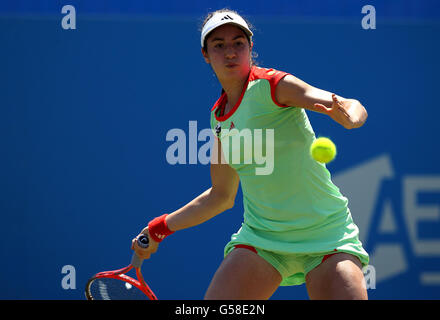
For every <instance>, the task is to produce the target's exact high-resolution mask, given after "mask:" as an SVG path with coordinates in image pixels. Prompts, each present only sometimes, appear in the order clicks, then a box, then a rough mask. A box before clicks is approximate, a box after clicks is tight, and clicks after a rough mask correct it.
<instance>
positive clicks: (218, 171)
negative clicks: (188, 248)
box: [166, 137, 240, 231]
mask: <svg viewBox="0 0 440 320" xmlns="http://www.w3.org/2000/svg"><path fill="white" fill-rule="evenodd" d="M220 157H221V158H220ZM220 160H222V161H220ZM211 182H212V187H211V188H209V189H208V190H206V191H205V192H203V193H202V194H201V195H199V196H198V197H196V198H195V199H194V200H192V201H191V202H189V203H188V204H186V205H185V206H183V207H182V208H180V209H178V210H176V211H174V212H172V213H170V214H169V215H168V216H167V217H166V223H167V225H168V228H169V229H170V230H172V231H177V230H181V229H186V228H190V227H193V226H196V225H199V224H201V223H203V222H205V221H207V220H209V219H211V218H213V217H215V216H216V215H218V214H219V213H222V212H224V211H226V210H228V209H231V208H232V207H233V206H234V201H235V196H236V195H237V190H238V186H239V182H240V179H239V177H238V174H237V172H236V171H235V170H234V169H233V168H231V167H230V166H229V165H228V164H227V163H226V161H225V160H224V158H223V152H221V143H220V142H219V140H218V138H217V137H215V141H214V147H213V149H212V155H211Z"/></svg>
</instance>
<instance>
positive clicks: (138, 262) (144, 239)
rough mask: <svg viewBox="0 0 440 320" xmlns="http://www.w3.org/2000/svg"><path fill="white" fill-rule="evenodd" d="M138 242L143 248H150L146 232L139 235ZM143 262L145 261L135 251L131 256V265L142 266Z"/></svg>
mask: <svg viewBox="0 0 440 320" xmlns="http://www.w3.org/2000/svg"><path fill="white" fill-rule="evenodd" d="M137 244H138V246H139V247H141V248H148V245H149V240H148V236H146V235H144V234H143V235H141V236H139V238H138V239H137ZM142 262H143V261H142V259H140V258H139V257H138V255H137V254H136V252H135V253H133V256H132V257H131V265H132V266H133V267H135V268H140V267H141V266H142Z"/></svg>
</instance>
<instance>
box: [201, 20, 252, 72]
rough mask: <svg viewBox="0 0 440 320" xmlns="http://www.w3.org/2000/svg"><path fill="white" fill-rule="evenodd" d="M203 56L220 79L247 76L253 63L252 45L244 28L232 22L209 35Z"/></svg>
mask: <svg viewBox="0 0 440 320" xmlns="http://www.w3.org/2000/svg"><path fill="white" fill-rule="evenodd" d="M206 47H207V48H206V49H207V50H206V51H204V52H203V56H204V58H205V61H206V62H207V63H210V64H211V67H212V68H213V70H214V72H215V73H216V74H217V77H218V78H219V79H226V78H230V77H234V78H235V77H242V78H243V77H246V76H247V75H248V73H249V69H250V65H251V50H252V45H250V44H249V42H248V40H247V38H246V35H245V33H244V31H243V30H242V29H240V28H239V27H237V26H234V25H231V24H225V25H223V26H221V27H218V28H217V29H215V30H214V31H212V33H211V34H210V35H209V37H208V39H207V44H206Z"/></svg>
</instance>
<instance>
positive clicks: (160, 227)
mask: <svg viewBox="0 0 440 320" xmlns="http://www.w3.org/2000/svg"><path fill="white" fill-rule="evenodd" d="M167 215H168V214H164V215H161V216H160V217H157V218H154V219H153V220H151V221H150V222H149V223H148V231H149V233H150V236H151V238H153V240H154V241H156V242H161V241H162V240H163V239H165V237H168V236H169V235H170V234H173V233H174V231H171V230H170V229H168V226H167V223H166V221H165V218H166V217H167Z"/></svg>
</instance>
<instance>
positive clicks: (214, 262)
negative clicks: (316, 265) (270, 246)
mask: <svg viewBox="0 0 440 320" xmlns="http://www.w3.org/2000/svg"><path fill="white" fill-rule="evenodd" d="M91 3H93V4H91ZM128 3H129V4H128ZM179 3H183V2H179V1H168V2H167V3H166V4H164V3H163V2H159V1H155V2H142V1H130V2H123V1H106V2H105V3H104V2H101V3H100V2H99V1H96V2H95V1H93V2H89V1H69V2H67V1H66V2H64V1H40V2H35V1H4V2H1V4H0V10H1V11H0V12H1V14H0V43H1V47H0V137H1V139H0V150H1V157H0V195H1V196H0V214H1V218H2V220H1V221H2V235H1V242H0V250H1V251H0V253H1V256H2V264H1V267H0V285H1V287H2V290H1V292H0V298H1V299H83V297H84V296H83V288H84V285H85V283H86V281H87V279H88V278H89V277H90V276H91V275H93V274H94V273H96V272H98V271H103V270H109V269H115V268H119V267H122V266H124V265H125V264H127V263H128V262H129V260H130V256H131V251H130V249H129V248H130V244H131V239H132V238H133V237H134V236H136V235H137V233H138V232H139V231H140V230H141V229H142V228H143V227H144V226H145V225H146V223H147V222H148V221H149V220H150V219H151V218H152V217H155V216H157V215H160V214H162V213H164V212H171V211H173V210H176V209H178V208H180V207H181V206H183V205H185V204H186V203H188V202H189V201H191V200H192V199H193V198H195V197H196V196H198V195H199V194H200V193H202V192H203V191H204V190H206V189H207V188H209V187H210V176H209V166H208V165H204V164H201V163H200V162H198V163H197V164H186V165H170V164H169V163H168V162H167V159H166V152H167V149H168V147H169V146H170V145H171V144H172V142H170V141H166V135H167V132H168V131H169V130H171V129H173V128H179V129H181V130H183V131H184V132H185V133H186V135H187V136H188V137H189V121H197V128H198V132H199V131H201V130H202V129H204V128H208V127H209V114H210V109H211V106H212V105H213V103H214V102H215V100H216V99H217V97H218V94H219V90H220V87H219V84H218V82H217V80H216V79H215V76H214V75H213V72H212V71H211V69H210V68H209V66H208V65H206V64H205V62H204V60H203V59H202V56H201V54H200V47H199V41H200V40H199V39H200V38H199V31H198V29H199V26H200V22H201V20H202V19H203V15H204V14H205V13H207V12H208V11H210V10H215V9H218V8H221V7H224V6H225V5H227V3H226V2H224V1H213V2H212V3H210V5H209V6H208V5H205V4H204V3H205V2H204V1H196V2H194V3H193V4H186V3H185V5H179ZM251 3H252V4H253V5H252V6H250V4H251ZM311 3H312V2H311V1H297V2H291V1H280V2H279V3H278V2H275V3H274V2H273V1H272V2H271V5H270V6H269V5H267V4H265V3H264V2H263V1H257V2H255V1H252V2H251V1H243V2H240V5H239V6H238V7H233V8H235V9H237V10H238V11H239V12H241V13H244V14H245V15H247V17H248V18H249V19H250V20H251V22H252V23H253V25H254V26H255V39H254V41H255V51H256V52H257V53H258V54H259V57H258V58H257V61H258V62H259V64H260V65H261V66H264V67H273V68H277V69H280V70H284V71H287V72H290V73H292V74H294V75H296V76H297V77H299V78H301V79H303V80H304V81H306V82H308V83H310V84H312V85H314V86H316V87H319V88H322V89H325V90H328V91H332V92H336V93H337V94H340V95H342V96H345V97H353V98H356V99H359V100H360V101H361V102H362V103H363V104H364V105H365V106H366V108H367V110H368V112H369V118H368V120H367V122H366V124H365V125H364V126H363V127H362V128H361V129H357V130H350V131H349V130H345V129H343V128H342V127H340V126H339V125H337V124H336V123H334V122H332V120H330V119H329V118H326V117H325V116H323V115H320V114H313V113H311V112H308V114H309V117H310V119H311V122H312V125H313V127H314V129H315V132H316V133H317V135H323V136H329V137H331V138H332V139H333V140H334V141H335V143H336V144H337V146H338V157H337V159H336V160H335V161H334V162H332V163H331V164H329V166H328V167H329V169H330V171H331V172H332V175H333V180H334V181H335V183H336V184H337V185H338V186H339V187H340V188H341V190H342V192H343V193H344V194H345V195H347V197H348V198H349V201H350V208H351V211H352V213H353V218H354V220H355V222H356V223H357V224H358V226H359V228H360V230H361V239H362V241H363V243H364V244H365V247H366V249H367V251H369V253H370V255H371V265H372V266H374V268H375V271H376V286H375V289H373V288H371V289H369V291H368V292H369V296H370V298H371V299H392V298H402V299H438V298H439V296H440V295H439V292H440V291H439V290H440V170H439V167H438V165H437V162H438V159H439V155H440V153H439V150H438V146H439V144H438V142H437V141H436V140H434V139H435V137H437V136H438V128H437V125H438V118H439V117H440V111H439V108H438V106H437V99H436V97H437V92H436V89H437V85H438V74H440V66H439V62H438V57H439V56H440V47H439V41H438V35H439V34H440V24H439V20H438V18H439V17H438V15H439V12H440V10H439V6H438V4H437V2H436V1H389V2H388V1H380V2H379V1H369V2H364V1H341V3H340V4H339V2H338V4H334V1H322V2H320V1H314V2H313V5H312V4H311ZM66 4H71V5H73V6H74V7H75V8H76V29H70V30H65V29H63V28H62V25H61V20H62V18H63V17H64V16H65V14H63V13H61V8H62V6H63V5H66ZM366 4H372V5H374V6H375V8H376V13H377V21H376V29H373V30H371V29H370V30H365V29H363V28H362V25H361V20H362V18H363V17H364V14H362V13H361V9H362V6H364V5H366ZM188 143H190V142H189V141H188ZM203 144H204V142H198V146H199V147H200V146H201V145H203ZM242 210H243V207H242V201H241V191H239V194H238V195H237V201H236V204H235V207H234V208H233V209H231V210H228V211H227V212H224V213H223V214H221V215H219V216H217V217H215V218H214V219H212V220H210V221H208V222H206V223H204V224H202V225H200V226H197V227H194V228H190V229H187V230H183V231H180V232H177V233H176V234H174V235H173V236H171V237H169V238H167V240H166V241H165V242H164V243H163V244H162V245H161V247H160V250H159V251H158V252H157V253H156V254H155V255H154V256H153V258H152V259H151V260H149V261H147V262H146V263H144V267H143V270H144V274H145V277H146V279H147V281H148V283H149V284H150V286H151V287H152V288H153V290H154V291H155V292H156V294H157V296H158V297H159V298H160V299H201V298H203V295H204V292H205V290H206V288H207V286H208V285H209V281H210V279H211V277H212V276H213V274H214V272H215V270H216V268H217V267H218V265H219V264H220V263H221V261H222V258H223V247H224V245H225V243H226V242H227V241H228V240H229V237H230V235H231V234H232V233H233V232H235V231H236V230H237V229H238V228H239V226H240V224H241V221H242ZM65 266H72V267H73V268H74V270H75V273H74V274H73V273H65V272H64V273H63V267H65ZM70 270H72V269H70ZM67 275H70V276H72V275H74V276H75V277H74V279H73V278H71V279H72V282H71V283H70V289H65V288H63V279H64V280H65V279H66V278H65V277H66V276H67ZM306 298H307V294H306V290H305V287H304V286H299V287H281V288H280V289H279V290H278V291H277V292H276V293H275V295H274V296H273V299H306Z"/></svg>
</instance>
